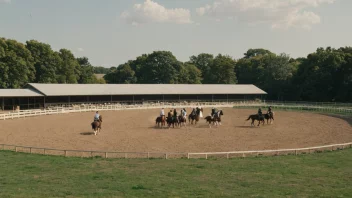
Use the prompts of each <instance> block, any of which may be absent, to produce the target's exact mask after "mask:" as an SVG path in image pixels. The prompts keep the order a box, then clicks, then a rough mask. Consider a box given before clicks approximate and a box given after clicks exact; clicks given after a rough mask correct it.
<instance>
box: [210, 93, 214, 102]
mask: <svg viewBox="0 0 352 198" xmlns="http://www.w3.org/2000/svg"><path fill="white" fill-rule="evenodd" d="M211 102H214V94H211Z"/></svg>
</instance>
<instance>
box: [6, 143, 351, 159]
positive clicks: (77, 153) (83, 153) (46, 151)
mask: <svg viewBox="0 0 352 198" xmlns="http://www.w3.org/2000/svg"><path fill="white" fill-rule="evenodd" d="M0 146H1V149H2V150H12V151H15V152H24V153H31V154H43V155H59V156H65V157H70V156H74V157H97V156H99V157H102V158H148V159H149V158H164V159H170V158H187V159H193V158H205V159H208V158H209V157H223V158H226V159H230V158H234V157H248V156H259V155H265V154H267V155H269V156H275V155H290V154H291V155H298V154H305V153H307V154H310V153H314V152H323V151H326V150H328V151H333V150H342V149H345V148H351V147H352V142H350V143H345V144H332V145H326V146H317V147H308V148H295V149H278V150H257V151H233V152H206V153H173V152H112V151H88V150H64V149H53V148H38V147H29V146H17V145H7V144H0Z"/></svg>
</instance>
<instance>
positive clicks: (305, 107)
mask: <svg viewBox="0 0 352 198" xmlns="http://www.w3.org/2000/svg"><path fill="white" fill-rule="evenodd" d="M269 105H270V106H272V107H273V108H276V109H284V110H301V111H316V112H327V113H344V114H348V115H352V108H350V107H351V106H349V105H346V106H334V105H328V106H322V105H320V103H319V105H316V104H313V103H312V104H298V103H294V104H293V103H282V102H265V101H263V102H261V101H242V102H216V103H214V102H208V103H206V102H197V103H169V104H165V103H164V104H143V105H121V104H100V105H99V104H98V105H97V104H95V105H80V106H72V107H51V108H47V109H44V110H40V109H36V110H24V111H18V112H9V113H6V114H0V120H6V119H16V118H25V117H32V116H42V115H53V114H63V113H80V112H91V111H108V110H113V111H114V110H115V111H119V110H136V109H155V108H161V107H164V108H177V109H179V108H186V107H195V106H202V107H234V108H257V107H266V106H269ZM0 146H1V148H2V149H3V150H13V151H16V152H27V153H36V154H44V155H61V156H65V157H69V156H76V157H94V156H101V157H103V158H165V159H168V158H188V159H191V158H195V157H196V158H199V157H201V158H205V159H208V158H209V157H223V158H227V159H229V158H233V157H246V156H252V155H254V156H259V155H269V156H273V155H280V154H282V155H283V154H295V155H298V154H302V153H312V152H322V151H324V150H331V151H332V150H334V149H335V150H337V149H344V148H347V147H349V148H351V147H352V142H351V143H344V144H333V145H325V146H317V147H308V148H295V149H278V150H257V151H232V152H201V153H195V152H192V153H175V152H112V151H84V150H68V149H67V150H65V149H52V148H38V147H29V146H17V145H7V144H0ZM197 156H198V157H197Z"/></svg>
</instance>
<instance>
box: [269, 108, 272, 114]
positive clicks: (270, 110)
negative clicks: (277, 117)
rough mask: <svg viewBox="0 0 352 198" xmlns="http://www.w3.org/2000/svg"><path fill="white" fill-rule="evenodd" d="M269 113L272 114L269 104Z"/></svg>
mask: <svg viewBox="0 0 352 198" xmlns="http://www.w3.org/2000/svg"><path fill="white" fill-rule="evenodd" d="M268 114H269V115H270V114H272V109H271V106H269V108H268Z"/></svg>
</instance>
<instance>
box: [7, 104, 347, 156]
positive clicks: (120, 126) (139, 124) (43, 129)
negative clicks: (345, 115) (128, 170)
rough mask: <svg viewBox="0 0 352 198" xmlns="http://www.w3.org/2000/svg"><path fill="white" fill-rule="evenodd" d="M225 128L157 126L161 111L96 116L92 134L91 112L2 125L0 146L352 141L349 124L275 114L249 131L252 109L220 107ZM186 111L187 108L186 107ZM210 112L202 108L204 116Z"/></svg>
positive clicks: (194, 146)
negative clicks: (98, 125) (99, 124)
mask: <svg viewBox="0 0 352 198" xmlns="http://www.w3.org/2000/svg"><path fill="white" fill-rule="evenodd" d="M223 110H224V116H223V125H222V126H220V127H219V128H212V129H209V127H208V125H207V124H206V123H205V121H204V120H201V121H200V123H199V125H198V126H188V127H187V128H181V129H179V128H177V129H170V130H168V129H158V128H155V118H156V116H157V115H158V114H159V110H157V109H154V110H126V111H106V112H100V114H101V115H102V116H103V118H104V122H103V130H102V132H101V133H100V134H99V135H98V136H94V135H92V131H91V127H90V123H91V121H92V119H93V116H94V113H93V112H90V113H74V114H62V115H51V116H41V117H32V118H24V119H16V120H6V121H0V126H1V130H0V143H5V144H16V145H22V146H35V147H47V148H57V149H82V150H107V151H126V152H127V151H131V152H132V151H135V152H158V151H160V152H218V151H236V150H257V149H260V150H261V149H282V148H298V147H309V146H318V145H327V144H334V143H345V142H352V127H351V125H350V123H352V122H349V120H345V119H342V118H338V117H333V116H327V115H320V114H310V113H297V112H279V111H276V112H275V113H276V120H275V123H274V124H273V125H265V126H261V127H259V128H257V127H255V128H252V127H250V121H247V122H246V121H245V119H246V118H247V117H248V115H249V114H253V113H255V110H241V109H232V108H224V109H223ZM188 112H190V109H188ZM209 113H210V109H205V112H204V114H205V115H207V114H209Z"/></svg>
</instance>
